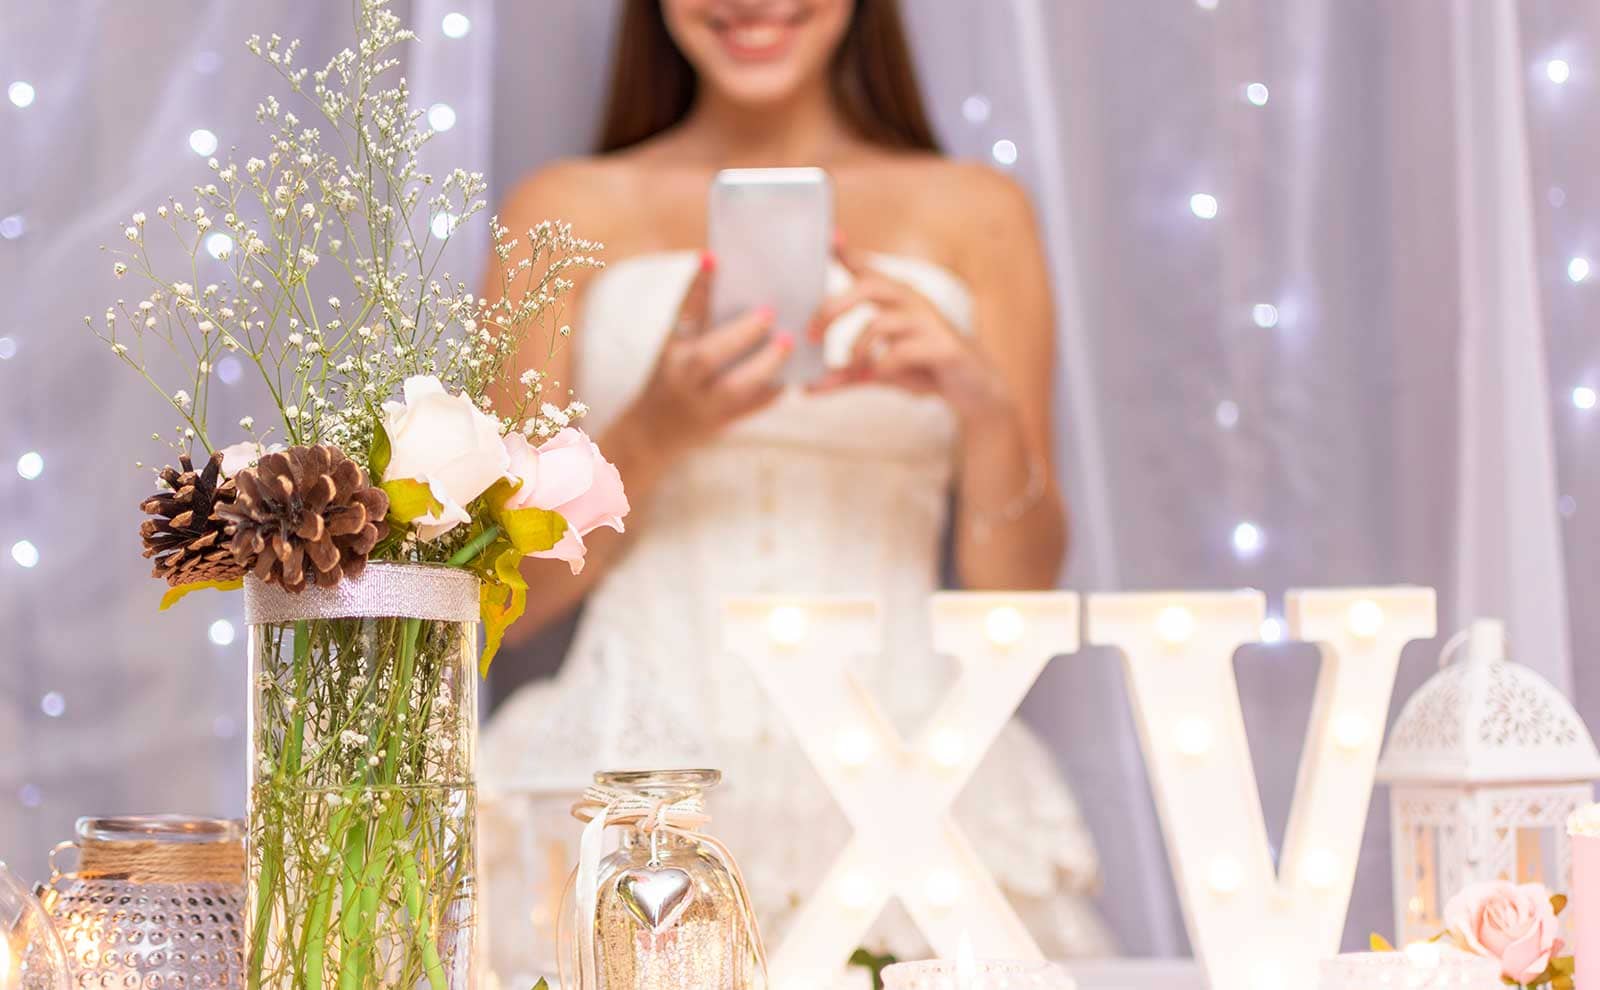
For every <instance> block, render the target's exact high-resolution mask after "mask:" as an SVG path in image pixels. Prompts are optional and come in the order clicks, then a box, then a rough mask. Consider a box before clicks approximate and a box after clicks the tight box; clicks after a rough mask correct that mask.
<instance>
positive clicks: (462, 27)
mask: <svg viewBox="0 0 1600 990" xmlns="http://www.w3.org/2000/svg"><path fill="white" fill-rule="evenodd" d="M439 30H441V31H443V32H444V36H445V37H446V38H465V37H466V36H467V32H469V31H471V30H472V21H471V20H470V19H469V18H468V17H467V15H466V14H463V13H460V12H458V11H454V10H452V11H451V12H450V13H448V14H446V15H444V19H443V20H441V21H440V22H439Z"/></svg>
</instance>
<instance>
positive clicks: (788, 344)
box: [772, 330, 794, 354]
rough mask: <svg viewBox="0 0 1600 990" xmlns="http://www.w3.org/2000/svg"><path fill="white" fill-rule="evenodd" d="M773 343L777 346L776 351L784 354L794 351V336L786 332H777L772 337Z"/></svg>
mask: <svg viewBox="0 0 1600 990" xmlns="http://www.w3.org/2000/svg"><path fill="white" fill-rule="evenodd" d="M772 340H773V343H775V344H777V345H778V350H780V351H783V352H784V353H785V354H787V353H788V352H790V351H792V350H794V334H792V333H790V332H789V331H787V330H779V331H778V332H777V333H775V334H773V335H772Z"/></svg>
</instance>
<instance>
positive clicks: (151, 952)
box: [40, 815, 245, 990]
mask: <svg viewBox="0 0 1600 990" xmlns="http://www.w3.org/2000/svg"><path fill="white" fill-rule="evenodd" d="M76 834H77V838H76V839H75V840H74V841H72V842H63V843H61V844H60V845H58V846H56V847H55V849H53V850H51V853H50V884H49V886H48V887H45V888H43V889H42V890H41V892H40V901H41V902H42V903H43V904H44V906H45V909H46V910H47V911H48V912H49V914H50V916H51V919H52V921H53V923H54V925H55V927H56V931H57V933H58V934H59V935H60V936H61V942H62V946H63V948H64V949H65V950H66V955H67V964H68V967H69V968H70V969H71V971H72V977H73V981H74V983H73V985H74V986H81V987H91V986H93V987H123V986H133V987H157V986H167V987H178V986H182V987H187V988H190V990H210V988H216V987H242V986H244V914H245V911H244V842H243V836H244V830H243V828H242V827H241V825H240V823H239V822H233V821H221V820H217V819H211V818H187V817H182V816H178V815H161V816H151V817H127V818H80V819H78V826H77V830H76ZM68 849H76V850H77V853H78V865H77V868H76V869H74V870H72V871H71V872H68V873H63V872H61V870H60V867H59V865H58V862H57V860H58V858H59V856H60V855H61V854H62V853H63V852H65V851H66V850H68Z"/></svg>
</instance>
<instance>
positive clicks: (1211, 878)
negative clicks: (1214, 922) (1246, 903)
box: [1206, 856, 1244, 897]
mask: <svg viewBox="0 0 1600 990" xmlns="http://www.w3.org/2000/svg"><path fill="white" fill-rule="evenodd" d="M1206 885H1207V886H1209V887H1210V888H1211V892H1212V893H1213V894H1216V895H1218V896H1219V897H1227V896H1229V895H1231V894H1237V893H1238V892H1239V889H1240V888H1241V887H1243V886H1244V869H1243V868H1242V867H1240V866H1239V861H1238V860H1236V859H1233V858H1232V857H1230V856H1218V857H1217V858H1216V859H1214V860H1212V861H1211V868H1210V869H1209V870H1207V871H1206Z"/></svg>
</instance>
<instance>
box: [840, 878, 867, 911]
mask: <svg viewBox="0 0 1600 990" xmlns="http://www.w3.org/2000/svg"><path fill="white" fill-rule="evenodd" d="M839 903H840V904H843V905H844V906H845V907H847V908H849V909H850V910H852V911H865V910H866V909H867V908H868V907H869V906H870V905H871V904H872V881H870V880H868V879H867V878H866V877H865V876H862V875H861V874H860V873H847V874H845V876H844V877H843V879H841V880H840V881H839Z"/></svg>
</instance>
